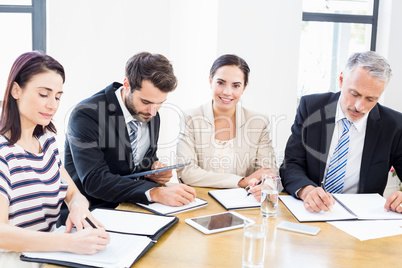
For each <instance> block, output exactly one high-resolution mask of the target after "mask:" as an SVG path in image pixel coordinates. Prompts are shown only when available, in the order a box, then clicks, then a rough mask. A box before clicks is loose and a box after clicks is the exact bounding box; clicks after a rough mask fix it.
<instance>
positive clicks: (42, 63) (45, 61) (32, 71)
mask: <svg viewBox="0 0 402 268" xmlns="http://www.w3.org/2000/svg"><path fill="white" fill-rule="evenodd" d="M47 71H55V72H56V73H58V74H60V76H61V77H62V78H63V83H64V81H65V73H64V68H63V66H62V65H61V64H60V63H59V62H58V61H56V60H55V59H53V58H52V57H50V56H49V55H46V54H44V53H43V52H39V51H32V52H26V53H24V54H22V55H21V56H19V57H18V58H17V59H16V60H15V62H14V64H13V66H12V67H11V70H10V74H9V76H8V80H7V87H6V91H5V93H4V99H3V105H2V112H1V119H0V134H2V135H5V134H6V133H7V132H10V137H9V143H10V144H14V143H16V142H17V141H18V140H19V139H20V138H21V121H20V114H19V111H18V106H17V101H16V100H15V99H14V98H13V96H12V95H11V90H12V88H13V84H14V82H16V83H17V84H18V85H19V86H20V87H21V88H24V87H25V85H26V84H27V83H28V81H29V80H30V79H31V78H32V77H33V76H34V75H37V74H40V73H44V72H47ZM46 130H49V131H51V132H53V133H56V127H55V126H54V125H53V123H52V122H50V123H49V125H47V126H42V125H37V126H36V127H35V130H34V133H33V134H34V135H35V136H38V137H39V136H41V135H43V134H44V133H45V131H46Z"/></svg>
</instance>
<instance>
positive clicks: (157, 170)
mask: <svg viewBox="0 0 402 268" xmlns="http://www.w3.org/2000/svg"><path fill="white" fill-rule="evenodd" d="M190 163H191V162H188V163H184V164H177V165H172V166H167V167H162V168H157V169H152V170H148V171H143V172H138V173H134V174H130V175H125V176H123V177H124V178H138V177H142V176H145V175H150V174H156V173H160V172H164V171H167V170H171V169H177V168H181V167H185V166H188V165H190Z"/></svg>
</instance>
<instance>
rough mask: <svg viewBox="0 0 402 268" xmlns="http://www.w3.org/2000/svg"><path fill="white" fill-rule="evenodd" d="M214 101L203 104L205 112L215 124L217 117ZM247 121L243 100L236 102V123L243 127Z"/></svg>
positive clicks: (210, 121) (211, 122)
mask: <svg viewBox="0 0 402 268" xmlns="http://www.w3.org/2000/svg"><path fill="white" fill-rule="evenodd" d="M213 104H214V101H213V100H211V102H208V103H206V104H204V105H203V113H204V115H205V116H206V117H207V118H208V119H209V123H210V124H212V125H213V123H214V121H215V118H214V112H213V107H212V106H213ZM245 123H246V117H245V115H244V111H243V108H242V104H241V100H239V102H238V103H237V104H236V125H237V126H238V127H242V126H243V125H244V124H245Z"/></svg>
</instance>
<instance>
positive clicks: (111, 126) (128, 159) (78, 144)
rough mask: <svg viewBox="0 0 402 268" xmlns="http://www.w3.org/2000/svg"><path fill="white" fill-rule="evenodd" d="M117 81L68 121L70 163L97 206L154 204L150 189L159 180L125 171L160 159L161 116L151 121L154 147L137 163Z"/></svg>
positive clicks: (140, 168) (71, 171) (69, 167)
mask: <svg viewBox="0 0 402 268" xmlns="http://www.w3.org/2000/svg"><path fill="white" fill-rule="evenodd" d="M121 86H122V85H121V84H119V83H113V84H111V85H109V86H108V87H106V88H105V89H103V90H101V91H100V92H98V93H96V94H95V95H93V96H92V97H90V98H88V99H86V100H84V101H82V102H80V103H79V104H78V105H77V106H76V107H75V108H74V110H73V112H72V113H71V116H70V120H69V123H68V129H67V134H66V143H65V167H66V169H67V171H68V173H69V174H70V176H71V177H72V179H73V180H74V182H75V183H76V184H77V186H78V188H79V189H80V191H81V192H82V193H83V194H84V195H85V196H86V197H87V198H88V200H89V201H90V203H91V208H94V207H100V206H102V207H116V206H117V205H118V204H119V203H121V202H141V203H145V204H148V199H147V198H146V196H145V192H146V191H147V190H149V189H151V188H153V187H156V186H159V185H158V184H156V183H154V182H151V181H148V180H146V179H144V178H141V179H140V180H133V179H127V178H124V177H122V175H128V174H132V173H134V170H135V172H140V171H144V170H149V169H150V168H151V166H152V164H153V163H154V162H155V161H156V160H157V157H156V150H157V142H158V136H159V125H160V121H159V114H157V115H156V116H155V117H153V118H152V120H151V121H150V122H149V123H148V126H149V130H150V138H151V145H150V147H149V148H148V151H147V152H146V154H145V156H144V159H143V160H142V162H141V163H140V164H139V165H138V166H137V167H134V163H133V155H132V149H131V144H130V139H129V136H128V132H127V128H126V123H125V120H124V116H123V111H122V110H121V108H120V105H119V103H118V100H117V98H116V95H115V91H116V90H117V89H118V88H120V87H121Z"/></svg>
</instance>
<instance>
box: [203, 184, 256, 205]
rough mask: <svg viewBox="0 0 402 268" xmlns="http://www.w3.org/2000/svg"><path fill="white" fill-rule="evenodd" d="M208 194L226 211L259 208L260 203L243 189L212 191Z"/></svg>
mask: <svg viewBox="0 0 402 268" xmlns="http://www.w3.org/2000/svg"><path fill="white" fill-rule="evenodd" d="M208 194H209V195H210V196H211V197H212V198H214V199H215V200H216V201H217V202H218V203H219V204H221V206H223V207H224V208H225V209H226V210H230V209H249V208H259V207H260V206H261V203H260V202H258V201H257V200H256V199H255V198H254V197H253V196H252V195H247V194H248V193H247V191H246V190H244V189H243V188H234V189H223V190H212V191H209V192H208Z"/></svg>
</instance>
